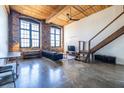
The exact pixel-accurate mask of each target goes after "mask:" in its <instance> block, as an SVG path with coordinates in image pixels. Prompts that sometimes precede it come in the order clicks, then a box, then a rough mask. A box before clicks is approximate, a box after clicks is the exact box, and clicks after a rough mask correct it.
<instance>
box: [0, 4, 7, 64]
mask: <svg viewBox="0 0 124 93" xmlns="http://www.w3.org/2000/svg"><path fill="white" fill-rule="evenodd" d="M7 52H8V15H7V11H6V9H5V7H4V6H2V5H0V55H1V54H3V53H7ZM2 62H3V60H0V64H1V63H2Z"/></svg>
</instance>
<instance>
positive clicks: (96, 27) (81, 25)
mask: <svg viewBox="0 0 124 93" xmlns="http://www.w3.org/2000/svg"><path fill="white" fill-rule="evenodd" d="M121 12H122V6H112V7H110V8H107V9H105V10H103V11H100V12H98V13H95V14H93V15H90V16H88V17H86V18H83V19H81V20H79V21H75V22H73V23H71V24H69V25H67V26H65V27H64V31H65V33H64V35H65V36H64V40H65V41H64V42H65V51H66V50H67V46H68V45H75V46H76V49H77V50H78V41H79V40H82V41H88V40H89V39H91V38H92V37H93V36H94V35H95V34H96V33H98V32H99V31H100V30H101V29H102V28H104V27H105V26H106V25H107V24H108V23H109V22H111V21H112V20H113V19H114V18H115V17H117V16H118V15H119V14H120V13H121ZM122 26H124V15H123V16H121V17H120V18H119V19H118V20H116V21H115V22H114V23H113V24H112V25H111V26H109V27H108V28H107V29H106V30H105V31H104V32H103V33H101V34H100V35H99V36H98V37H97V38H95V39H94V40H93V41H92V45H91V46H92V47H93V46H95V45H96V44H98V43H99V42H100V41H102V40H103V39H105V38H106V37H108V36H109V35H110V34H112V33H113V32H115V31H117V30H118V29H119V28H120V27H122ZM120 38H121V39H120ZM120 38H118V39H117V40H116V41H113V42H112V43H111V44H109V45H107V46H106V47H104V48H102V49H101V50H99V51H98V52H97V53H99V54H105V55H107V54H108V51H109V55H111V56H116V57H117V63H118V64H124V57H123V56H121V55H122V54H123V55H124V52H122V50H123V49H124V45H123V44H122V43H121V42H122V40H124V37H120ZM120 40H121V41H120ZM116 44H117V45H119V44H120V45H119V46H115V45H116ZM110 49H112V50H110ZM114 49H118V51H116V52H115V50H114ZM103 51H104V52H103ZM120 60H121V61H120Z"/></svg>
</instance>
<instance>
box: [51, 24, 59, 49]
mask: <svg viewBox="0 0 124 93" xmlns="http://www.w3.org/2000/svg"><path fill="white" fill-rule="evenodd" d="M51 28H54V34H53V33H51ZM55 29H59V31H60V34H56V30H55ZM51 35H54V40H51ZM56 35H59V37H60V40H56ZM51 41H54V46H51ZM56 41H59V46H56ZM50 47H51V48H61V28H59V27H56V26H51V27H50Z"/></svg>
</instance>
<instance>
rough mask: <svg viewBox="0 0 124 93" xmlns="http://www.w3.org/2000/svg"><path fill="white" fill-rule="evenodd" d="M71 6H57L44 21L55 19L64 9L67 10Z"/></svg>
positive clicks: (48, 21)
mask: <svg viewBox="0 0 124 93" xmlns="http://www.w3.org/2000/svg"><path fill="white" fill-rule="evenodd" d="M69 7H71V6H59V7H58V8H57V9H56V10H55V11H54V12H53V13H52V14H51V15H50V16H49V17H48V18H47V19H46V23H50V22H51V21H52V20H53V19H55V18H56V17H57V16H58V15H60V14H62V13H63V12H64V11H65V10H67V9H68V8H69Z"/></svg>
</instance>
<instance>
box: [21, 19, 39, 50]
mask: <svg viewBox="0 0 124 93" xmlns="http://www.w3.org/2000/svg"><path fill="white" fill-rule="evenodd" d="M39 28H40V27H39V23H37V22H34V21H31V20H24V19H20V35H21V36H20V47H22V48H38V47H40V29H39Z"/></svg>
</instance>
